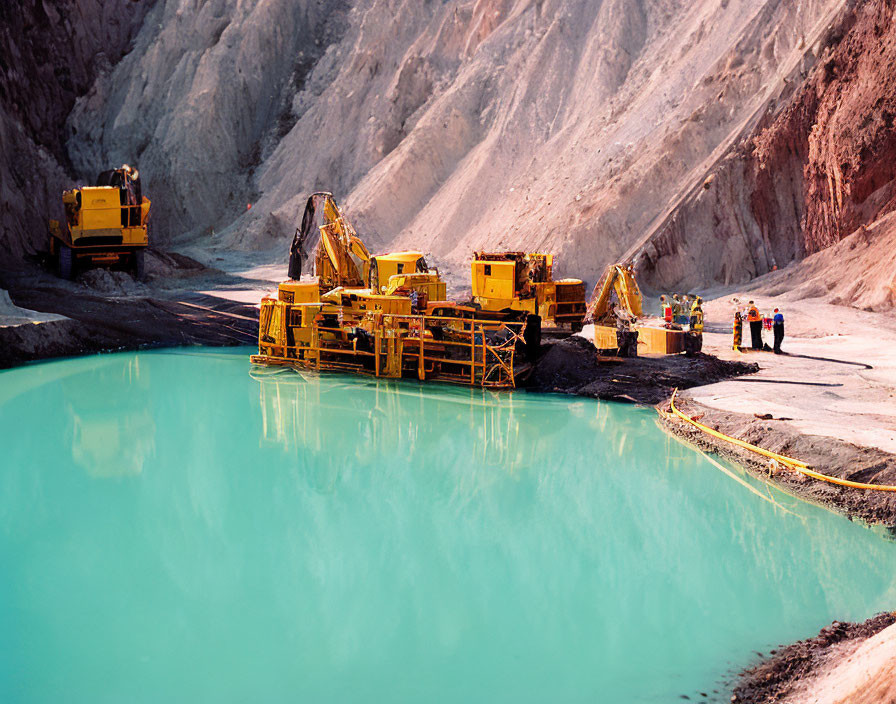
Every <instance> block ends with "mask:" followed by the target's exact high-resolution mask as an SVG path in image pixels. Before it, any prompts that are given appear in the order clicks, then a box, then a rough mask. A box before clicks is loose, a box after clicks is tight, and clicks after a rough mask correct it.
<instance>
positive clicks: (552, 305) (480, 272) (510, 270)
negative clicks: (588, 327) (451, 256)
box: [470, 252, 585, 332]
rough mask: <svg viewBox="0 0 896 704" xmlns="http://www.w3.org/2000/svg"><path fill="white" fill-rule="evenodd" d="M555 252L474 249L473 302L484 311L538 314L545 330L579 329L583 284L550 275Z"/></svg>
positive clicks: (582, 315)
mask: <svg viewBox="0 0 896 704" xmlns="http://www.w3.org/2000/svg"><path fill="white" fill-rule="evenodd" d="M553 267H554V255H552V254H541V253H537V252H474V253H473V261H472V263H471V264H470V269H471V275H472V284H473V302H474V304H476V305H477V306H479V307H480V308H481V309H482V310H484V311H521V312H524V313H527V314H529V315H537V316H540V317H541V319H542V324H543V326H544V327H545V328H547V330H550V329H551V328H565V329H567V330H569V331H570V332H578V331H579V330H581V329H582V321H583V319H584V318H585V284H584V282H582V281H581V279H560V280H558V281H555V280H554V278H553Z"/></svg>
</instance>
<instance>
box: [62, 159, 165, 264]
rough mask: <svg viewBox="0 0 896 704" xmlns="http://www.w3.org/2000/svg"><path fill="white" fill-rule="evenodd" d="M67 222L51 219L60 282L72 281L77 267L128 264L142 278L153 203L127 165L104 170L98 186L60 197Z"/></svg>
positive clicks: (65, 193) (74, 189) (64, 193)
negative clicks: (148, 224)
mask: <svg viewBox="0 0 896 704" xmlns="http://www.w3.org/2000/svg"><path fill="white" fill-rule="evenodd" d="M62 204H63V206H64V208H65V221H64V222H59V221H58V220H50V225H49V230H50V232H49V240H50V256H51V258H52V259H53V260H54V262H55V264H56V273H57V275H58V276H59V277H60V278H63V279H71V278H72V277H73V276H74V274H75V273H76V271H77V270H78V269H79V268H82V269H83V268H88V267H90V266H110V265H119V266H125V267H127V268H129V269H131V271H132V272H133V273H134V275H135V276H136V278H137V279H142V278H143V277H144V273H145V265H144V252H145V251H146V247H147V245H148V243H149V239H148V234H147V219H148V217H149V206H150V201H149V199H148V198H147V197H146V196H144V195H143V193H142V189H141V186H140V175H139V174H138V172H137V170H136V169H132V168H131V167H130V166H128V165H127V164H125V165H124V166H122V167H121V168H119V169H114V170H112V171H104V172H103V173H101V174H100V175H99V177H98V178H97V185H96V186H81V187H80V188H73V189H71V190H69V191H65V192H63V194H62Z"/></svg>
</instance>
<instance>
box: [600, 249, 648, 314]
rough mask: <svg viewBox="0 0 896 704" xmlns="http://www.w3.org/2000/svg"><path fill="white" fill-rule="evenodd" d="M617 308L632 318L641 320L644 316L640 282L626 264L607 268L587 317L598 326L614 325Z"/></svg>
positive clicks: (612, 265)
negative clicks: (614, 295)
mask: <svg viewBox="0 0 896 704" xmlns="http://www.w3.org/2000/svg"><path fill="white" fill-rule="evenodd" d="M614 293H615V294H616V300H615V301H614V300H613V294H614ZM617 307H621V308H622V309H623V310H625V311H626V312H627V313H628V314H629V315H630V316H631V317H632V318H640V317H641V316H642V315H643V314H644V310H643V306H642V300H641V290H640V289H639V288H638V282H637V281H635V275H634V273H633V272H632V269H631V267H630V266H626V265H624V264H611V265H610V266H608V267H607V270H606V272H605V273H604V275H603V278H602V279H601V281H600V283H599V284H598V285H597V286H595V287H594V293H593V294H592V296H591V302H590V303H589V305H588V316H587V317H588V318H589V319H590V320H593V321H594V323H595V324H597V325H600V324H604V325H612V324H613V323H614V321H615V317H616V316H615V309H616V308H617Z"/></svg>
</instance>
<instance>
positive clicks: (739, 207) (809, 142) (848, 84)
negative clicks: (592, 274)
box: [640, 0, 896, 308]
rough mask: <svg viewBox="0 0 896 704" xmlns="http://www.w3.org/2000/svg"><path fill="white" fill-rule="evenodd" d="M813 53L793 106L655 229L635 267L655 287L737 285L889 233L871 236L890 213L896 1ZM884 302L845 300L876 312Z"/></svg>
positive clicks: (869, 4) (847, 15)
mask: <svg viewBox="0 0 896 704" xmlns="http://www.w3.org/2000/svg"><path fill="white" fill-rule="evenodd" d="M814 50H815V51H817V52H818V54H819V57H818V61H817V62H816V64H815V66H814V67H813V68H812V70H811V71H810V72H809V73H808V75H807V77H806V80H805V81H804V82H803V83H802V84H801V85H800V86H799V88H798V90H797V91H796V92H795V93H794V95H793V97H792V99H790V100H789V101H786V102H784V103H782V104H781V105H779V106H778V107H777V109H774V110H770V112H769V113H768V114H767V115H766V116H764V118H763V120H762V123H761V124H760V125H759V126H758V128H757V129H756V130H755V131H754V132H753V134H752V135H750V136H749V138H747V139H744V140H742V141H740V142H738V143H737V144H735V145H734V146H733V147H732V149H731V150H730V151H729V152H728V153H727V154H726V155H725V156H724V158H723V159H722V160H721V161H720V163H719V164H718V165H717V166H716V167H715V168H713V169H711V170H710V171H709V172H708V174H707V178H706V179H705V180H704V181H702V182H701V183H697V184H695V186H694V188H693V189H692V191H691V192H690V193H689V194H687V195H686V197H685V198H684V199H683V202H682V204H681V206H680V207H679V208H677V209H675V211H674V213H673V214H671V216H670V217H669V218H668V219H667V220H666V221H664V222H663V223H662V224H661V225H660V226H659V227H658V228H657V229H656V232H655V234H654V235H653V237H652V238H651V241H650V243H649V244H647V245H646V246H645V247H644V249H643V250H642V252H643V255H644V256H642V258H641V260H640V268H641V270H642V271H643V272H644V273H645V274H646V275H647V277H648V278H649V279H650V280H651V281H653V282H654V283H655V285H657V286H678V285H698V284H700V283H703V282H704V281H705V280H706V279H707V278H710V279H715V280H716V281H719V282H721V283H725V284H730V283H737V282H742V281H745V280H746V279H748V278H751V277H753V276H756V275H760V274H764V273H766V272H768V271H770V270H772V269H773V268H774V267H776V266H777V267H783V266H784V265H786V264H788V263H789V262H791V261H793V260H795V259H799V258H802V257H804V256H806V255H808V254H812V253H814V252H818V251H820V250H823V249H825V248H827V247H830V246H832V245H834V244H836V243H837V242H839V241H840V240H842V239H843V238H845V237H847V236H848V235H850V234H851V233H853V232H855V231H856V230H858V229H859V228H866V231H865V234H864V235H863V237H864V238H865V239H866V240H867V239H869V238H871V239H873V238H875V237H877V236H878V235H881V236H884V235H886V234H887V232H888V231H889V230H888V229H887V228H870V231H868V230H867V228H868V227H869V226H870V225H871V224H872V223H873V222H875V221H876V220H877V219H879V218H881V217H882V216H884V215H885V214H887V213H889V212H891V211H892V210H894V208H896V129H894V116H896V78H894V76H893V71H892V67H893V66H894V65H896V2H893V0H868V1H866V2H857V3H850V6H849V7H848V8H847V9H846V11H844V12H843V13H842V14H841V15H840V16H839V17H838V20H837V22H836V23H835V24H834V26H833V27H832V28H831V30H830V31H829V32H828V33H827V34H826V35H825V38H824V40H823V41H822V42H821V43H820V44H819V45H818V47H817V48H816V49H814ZM831 263H832V264H834V263H833V262H831ZM831 273H832V274H833V273H835V270H833V269H832V271H831ZM887 283H888V282H882V283H881V285H882V286H883V287H884V288H885V287H886V284H887ZM885 298H886V297H884V298H881V296H880V295H879V294H874V295H873V296H872V299H873V300H872V299H869V300H868V301H863V299H862V297H861V296H858V297H857V296H846V298H845V299H844V302H847V303H850V304H856V305H859V306H871V307H874V308H881V307H883V305H884V304H885V303H886V300H885ZM894 302H896V301H894V298H893V297H892V296H891V297H890V298H889V303H888V305H889V306H892V305H893V304H894Z"/></svg>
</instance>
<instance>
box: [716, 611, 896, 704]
mask: <svg viewBox="0 0 896 704" xmlns="http://www.w3.org/2000/svg"><path fill="white" fill-rule="evenodd" d="M893 623H896V616H894V615H893V614H878V615H877V616H875V617H873V618H870V619H868V620H867V621H865V622H864V623H841V622H839V621H834V622H833V623H832V624H831V625H830V626H827V627H826V628H822V629H821V632H820V633H819V634H818V635H817V636H815V637H814V638H808V639H806V640H801V641H799V642H797V643H793V644H792V645H788V646H786V647H784V648H781V649H779V650H777V651H772V657H771V658H770V659H768V660H766V661H765V662H763V663H760V664H759V665H757V666H755V667H752V668H750V669H749V670H746V671H745V672H743V673H741V675H740V678H739V682H738V684H737V686H736V687H735V688H734V694H733V695H732V697H731V701H732V702H743V703H744V704H747V703H749V704H765V702H780V701H782V699H783V698H784V697H786V696H787V695H788V694H789V693H791V692H792V691H793V689H794V688H795V687H796V686H797V685H798V684H799V683H800V682H801V681H803V680H805V679H806V678H808V677H810V676H812V675H813V674H814V673H815V672H816V671H817V670H818V669H819V667H820V666H823V665H827V664H828V658H829V656H830V655H831V652H832V649H833V648H834V646H837V645H839V644H843V643H845V642H847V641H851V640H864V639H867V638H870V637H871V636H873V635H875V634H876V633H878V632H880V631H882V630H883V629H884V628H887V627H888V626H891V625H892V624H893Z"/></svg>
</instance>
